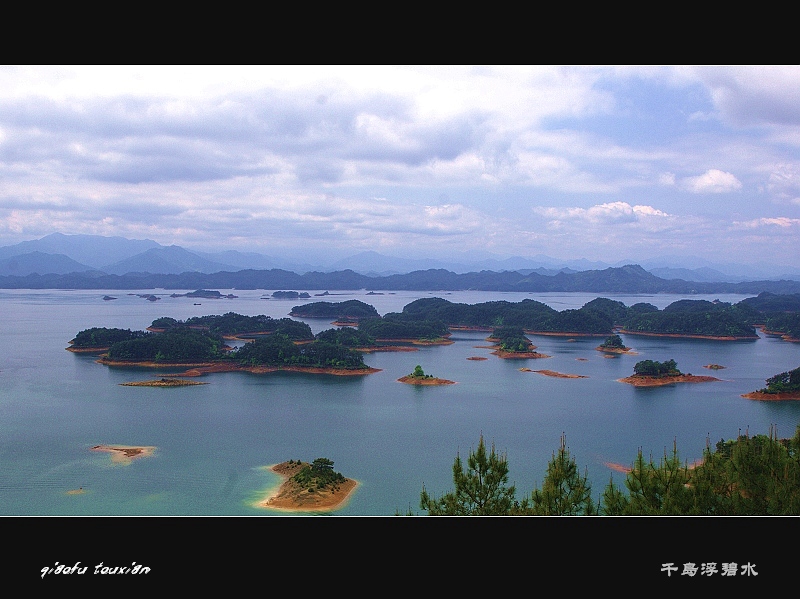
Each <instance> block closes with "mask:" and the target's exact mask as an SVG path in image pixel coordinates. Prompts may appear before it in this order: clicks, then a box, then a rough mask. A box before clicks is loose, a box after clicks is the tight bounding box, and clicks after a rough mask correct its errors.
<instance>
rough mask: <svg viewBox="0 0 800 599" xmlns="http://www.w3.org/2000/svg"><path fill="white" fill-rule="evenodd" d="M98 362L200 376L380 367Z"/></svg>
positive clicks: (338, 372)
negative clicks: (179, 370) (177, 370)
mask: <svg viewBox="0 0 800 599" xmlns="http://www.w3.org/2000/svg"><path fill="white" fill-rule="evenodd" d="M96 361H97V363H98V364H104V365H106V366H123V367H138V368H188V369H189V370H187V371H186V372H182V373H180V374H165V375H164V376H201V375H203V374H208V373H212V372H250V373H252V374H266V373H268V372H279V371H281V372H306V373H310V374H333V375H336V376H363V375H366V374H372V373H374V372H380V371H381V369H380V368H361V369H358V370H349V369H345V368H318V367H311V366H243V365H241V364H229V363H226V362H199V363H171V364H162V363H159V362H124V361H118V360H117V361H115V360H109V359H107V358H100V359H99V360H96Z"/></svg>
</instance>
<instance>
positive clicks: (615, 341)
mask: <svg viewBox="0 0 800 599" xmlns="http://www.w3.org/2000/svg"><path fill="white" fill-rule="evenodd" d="M595 349H596V350H597V351H601V352H606V353H609V354H635V353H636V352H635V351H633V350H632V349H631V348H630V347H627V346H626V345H625V344H624V343H623V342H622V337H620V336H619V335H616V334H615V335H610V336H608V337H606V340H605V341H603V343H601V344H600V345H598V346H597V347H595Z"/></svg>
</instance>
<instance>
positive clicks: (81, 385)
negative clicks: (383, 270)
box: [0, 290, 800, 516]
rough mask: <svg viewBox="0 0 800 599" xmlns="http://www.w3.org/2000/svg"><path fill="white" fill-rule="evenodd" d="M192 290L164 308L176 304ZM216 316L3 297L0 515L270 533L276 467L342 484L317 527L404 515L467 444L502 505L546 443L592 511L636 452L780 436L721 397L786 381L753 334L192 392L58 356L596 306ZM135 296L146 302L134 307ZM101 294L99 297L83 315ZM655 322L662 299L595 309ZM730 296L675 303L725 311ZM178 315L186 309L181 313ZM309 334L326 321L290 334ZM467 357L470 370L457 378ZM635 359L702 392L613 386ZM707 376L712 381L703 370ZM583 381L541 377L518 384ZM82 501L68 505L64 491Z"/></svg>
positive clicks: (448, 475) (436, 359)
mask: <svg viewBox="0 0 800 599" xmlns="http://www.w3.org/2000/svg"><path fill="white" fill-rule="evenodd" d="M186 291H192V290H177V291H176V292H177V293H184V292H186ZM220 291H221V292H222V293H223V294H226V293H234V294H235V295H237V296H239V297H237V298H235V299H217V300H207V299H203V300H199V302H198V300H196V299H193V298H171V297H169V295H170V294H171V293H173V291H172V290H170V291H164V290H156V293H157V294H160V295H161V297H162V299H161V300H159V301H155V302H150V301H147V300H145V299H143V298H140V297H138V296H136V295H135V293H138V292H130V291H119V290H99V291H98V290H92V291H76V290H45V291H38V290H37V291H31V290H11V291H8V290H3V291H0V307H2V312H0V314H2V316H0V322H2V326H3V333H4V334H3V335H2V337H0V343H2V352H0V515H5V516H17V515H23V516H37V515H44V516H51V515H54V516H55V515H57V516H78V515H93V516H95V515H117V516H118V515H164V516H174V515H186V516H272V515H282V513H280V512H273V511H269V510H264V509H262V508H258V507H254V505H253V504H254V502H256V501H258V500H259V499H261V498H263V497H264V496H265V495H266V494H267V492H268V491H269V489H271V488H273V487H274V486H275V485H276V484H278V478H277V477H276V476H275V475H274V474H272V473H270V472H269V471H267V470H266V469H265V468H264V467H265V466H268V465H270V464H274V463H277V462H281V461H284V460H288V459H302V460H307V461H310V460H313V459H314V458H317V457H327V458H329V459H331V460H333V461H334V469H335V470H337V471H339V472H341V473H342V474H344V475H345V476H347V477H349V478H354V479H357V480H358V481H359V482H360V486H359V487H358V489H357V491H356V492H355V493H354V495H353V496H352V498H351V500H350V501H349V503H348V504H347V505H346V506H345V507H344V508H342V509H340V510H338V511H336V512H333V513H332V515H334V516H335V515H347V516H359V515H382V516H389V515H394V514H395V513H397V512H405V511H407V510H409V509H410V510H412V511H413V512H415V513H418V512H419V507H418V504H419V495H420V491H421V489H422V486H423V484H424V485H425V487H426V489H427V490H428V491H429V492H430V493H432V494H434V495H440V494H442V493H445V492H447V491H450V490H451V489H452V465H453V460H454V458H455V456H456V454H457V453H460V455H461V456H462V457H464V458H466V456H467V455H468V452H469V451H470V450H471V449H474V448H475V447H476V446H477V443H478V439H479V437H480V435H481V434H483V436H484V438H485V440H486V441H487V443H490V444H491V443H494V444H495V447H496V449H497V450H498V451H501V452H505V453H506V454H507V456H508V460H509V467H510V479H511V480H510V482H511V483H512V484H515V485H516V487H517V491H518V496H520V497H521V496H522V494H527V493H529V492H530V491H531V490H532V489H533V488H534V487H535V486H539V485H540V484H541V482H542V478H543V476H544V473H545V470H546V467H547V462H548V461H549V459H550V458H551V456H552V454H553V452H554V451H556V450H557V449H558V446H559V439H560V437H561V435H562V434H563V435H565V436H566V441H567V446H568V447H569V449H570V452H571V453H572V455H573V456H574V457H575V459H576V461H577V463H578V465H579V466H580V467H581V469H582V470H584V469H585V470H586V472H587V474H588V476H589V480H590V481H591V482H592V487H593V491H594V494H595V495H596V496H599V495H600V494H601V493H602V491H603V489H604V487H605V485H607V484H608V482H609V480H610V479H611V477H614V480H615V481H616V482H618V483H620V484H621V483H622V481H623V479H624V478H623V476H622V475H621V474H619V473H616V472H614V471H613V470H612V469H610V468H609V467H608V466H607V463H608V462H614V463H621V464H625V465H629V464H630V463H631V462H632V461H633V460H634V459H635V457H636V453H637V451H638V450H639V449H640V448H641V449H642V451H643V452H644V453H645V455H646V456H649V455H653V456H654V457H655V458H656V459H658V458H659V457H660V456H662V455H663V454H664V452H665V451H667V452H671V450H672V447H673V443H676V444H677V447H678V451H679V455H680V456H681V458H683V459H685V460H687V461H693V460H695V459H697V458H699V457H700V456H701V455H702V451H703V449H704V447H705V445H706V442H707V441H708V442H710V443H711V444H714V443H716V442H717V441H718V440H720V439H723V438H724V439H730V438H734V437H736V435H737V434H739V432H745V431H749V432H750V434H767V433H768V432H769V430H770V427H775V428H777V431H778V434H779V435H780V436H791V435H793V434H794V430H795V428H796V426H797V425H798V423H800V402H758V401H752V400H747V399H744V398H742V397H741V395H742V394H743V393H748V392H750V391H754V390H756V389H758V388H761V387H763V386H764V384H765V379H767V378H768V377H770V376H772V375H774V374H777V373H779V372H783V371H787V370H791V369H793V368H797V367H798V366H799V365H800V344H796V343H789V342H786V341H781V340H780V339H776V338H772V337H764V336H761V337H760V338H759V339H758V340H757V341H749V342H722V341H700V340H677V339H661V338H648V337H636V336H625V335H623V336H622V337H623V341H624V342H625V344H626V345H628V346H630V347H632V348H633V349H634V350H635V351H636V352H637V354H636V355H621V356H616V357H613V358H605V357H603V354H601V353H600V352H598V351H596V350H595V349H594V348H595V347H596V346H597V345H598V344H599V342H600V341H601V340H600V339H598V338H591V339H581V338H578V339H575V340H569V339H565V338H561V337H546V336H531V339H532V341H533V342H534V344H535V345H536V346H537V351H539V352H541V353H544V354H548V355H550V356H551V357H550V358H545V359H539V360H502V359H499V358H497V357H495V356H493V355H491V353H490V350H489V349H486V348H485V347H484V346H486V345H488V343H487V342H486V341H485V336H486V334H485V333H474V332H469V333H467V332H455V333H454V334H453V337H452V339H453V340H454V341H455V343H454V344H452V345H448V346H434V347H423V348H420V349H419V351H416V352H408V353H375V354H367V355H366V356H365V361H366V362H367V364H368V365H370V366H373V367H375V368H380V369H381V371H380V372H378V373H375V374H371V375H367V376H363V377H336V376H330V375H304V374H297V373H272V374H265V375H253V374H247V373H223V374H215V375H209V376H206V377H204V378H203V379H201V380H203V381H204V382H207V383H208V384H207V385H200V386H191V387H179V388H152V387H126V386H121V385H120V383H123V382H127V381H133V380H143V379H147V378H150V377H151V376H153V374H155V373H154V372H152V371H148V370H141V369H122V368H109V367H106V366H102V365H99V364H96V363H95V361H94V360H95V357H92V356H87V355H79V354H73V353H71V352H68V351H65V348H66V347H67V346H68V341H69V340H70V339H71V338H72V337H73V336H74V335H75V334H76V333H77V332H78V331H80V330H83V329H86V328H90V327H94V326H105V327H120V328H130V329H144V328H145V327H147V326H148V325H149V324H150V323H151V322H152V321H153V320H154V319H155V318H158V317H160V316H171V317H173V318H177V319H186V318H188V317H190V316H200V315H205V314H223V313H225V312H237V313H240V314H247V315H257V314H267V315H269V316H272V317H274V318H282V317H284V316H287V315H288V313H289V311H290V310H291V308H292V307H293V306H295V305H298V304H300V303H304V302H306V301H319V300H321V299H324V300H326V301H343V300H346V299H359V300H361V301H364V302H366V303H370V304H372V305H374V306H375V307H376V308H377V310H378V312H379V313H381V314H385V313H386V312H390V311H400V310H402V308H403V306H404V305H406V304H407V303H409V302H411V301H413V300H414V299H417V298H419V297H430V296H437V297H443V298H445V299H448V300H450V301H453V302H463V303H470V304H472V303H477V302H483V301H489V300H496V299H505V300H507V301H514V302H516V301H520V300H522V299H525V298H531V299H536V300H538V301H542V302H544V303H546V304H548V305H550V306H552V307H554V308H556V309H557V310H563V309H567V308H579V307H580V306H582V305H583V304H585V303H586V302H588V301H590V300H592V299H594V298H595V297H598V295H597V294H578V293H571V294H570V293H567V294H565V293H559V294H531V293H493V292H471V291H465V292H452V293H435V292H422V293H416V292H397V293H391V292H384V294H383V295H367V293H366V292H365V291H363V290H360V291H354V292H352V293H343V294H342V295H331V296H327V297H325V298H320V297H316V296H315V295H314V292H312V297H311V299H309V300H272V299H262V298H264V297H268V296H269V294H270V293H271V291H258V290H256V291H239V290H220ZM141 293H152V290H144V291H142V292H141ZM104 295H111V296H115V297H117V298H118V299H116V300H113V301H103V300H102V297H103V296H104ZM601 297H608V298H610V299H616V300H619V301H622V302H624V303H625V304H627V305H632V304H634V303H636V302H640V301H645V302H649V303H652V304H654V305H656V306H658V307H659V308H663V307H664V306H666V305H668V304H669V303H671V302H673V301H676V300H677V299H683V298H684V296H680V295H613V294H612V295H602V296H601ZM744 297H746V296H739V295H730V296H726V295H722V296H720V295H715V296H713V297H711V296H691V298H692V299H717V298H718V299H721V300H722V301H730V302H737V301H740V300H741V299H743V298H744ZM196 302H198V303H200V304H201V305H194V304H195V303H196ZM305 322H308V323H309V324H310V325H311V327H312V330H313V331H314V332H315V333H316V332H319V331H321V330H324V329H327V328H330V327H331V326H332V325H331V324H330V322H328V321H324V320H323V321H320V320H305ZM471 356H482V357H486V358H488V359H487V360H484V361H473V360H468V359H467V358H468V357H471ZM643 359H653V360H658V361H663V360H667V359H674V360H676V362H677V364H678V367H679V368H680V369H681V370H682V371H683V372H689V373H692V374H710V375H713V376H717V377H718V378H720V379H722V380H721V381H720V382H713V383H703V384H683V385H680V384H678V385H673V386H669V387H663V388H655V389H636V388H634V387H632V386H630V385H626V384H624V383H619V382H617V379H619V378H621V377H624V376H628V375H630V374H632V373H633V365H634V364H635V363H636V362H637V361H639V360H643ZM709 363H717V364H721V365H723V366H726V368H725V369H723V370H716V371H710V370H708V369H705V368H703V365H705V364H709ZM417 364H419V365H421V366H422V367H423V369H424V370H425V372H426V373H429V374H433V375H434V376H439V377H442V378H447V379H450V380H454V381H456V382H457V384H455V385H449V386H443V387H415V386H410V385H404V384H401V383H398V382H397V379H398V378H400V377H401V376H403V375H405V374H408V373H409V372H411V371H412V370H413V369H414V367H415V365H417ZM523 367H524V368H530V369H534V370H535V369H549V370H555V371H558V372H564V373H571V374H580V375H584V376H585V377H586V378H579V379H561V378H552V377H547V376H543V375H541V374H538V373H535V372H523V371H520V368H523ZM98 444H121V445H148V446H155V447H156V448H157V449H156V452H155V454H154V455H153V456H152V457H149V458H141V459H138V460H134V461H133V462H131V463H130V464H128V465H116V464H113V463H112V462H111V459H110V455H109V454H107V453H99V452H92V451H90V448H91V447H93V446H95V445H98ZM78 488H82V489H83V490H84V491H85V492H84V493H82V494H78V495H72V494H68V493H67V492H68V491H69V490H73V489H78Z"/></svg>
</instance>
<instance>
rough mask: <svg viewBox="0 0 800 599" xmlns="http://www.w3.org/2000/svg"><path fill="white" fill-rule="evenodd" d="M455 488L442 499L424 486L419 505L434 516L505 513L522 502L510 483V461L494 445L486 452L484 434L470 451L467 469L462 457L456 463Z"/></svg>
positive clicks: (494, 514)
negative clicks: (476, 445)
mask: <svg viewBox="0 0 800 599" xmlns="http://www.w3.org/2000/svg"><path fill="white" fill-rule="evenodd" d="M453 483H454V484H455V491H454V492H452V493H447V494H445V495H443V496H441V497H439V498H434V497H431V496H430V495H429V494H428V492H427V491H426V490H425V485H423V486H422V493H421V495H420V507H421V508H422V509H423V510H426V511H427V512H428V514H429V515H431V516H504V515H508V514H510V513H511V512H512V510H514V509H515V508H519V505H518V503H517V501H516V499H515V495H516V489H515V488H514V486H513V485H511V486H508V485H507V483H508V460H507V459H506V457H505V455H500V454H498V453H497V452H496V451H495V448H494V444H492V448H491V451H490V452H489V453H488V454H487V452H486V444H485V443H484V440H483V435H481V437H480V441H479V443H478V448H477V450H475V451H474V452H472V451H470V454H469V457H468V458H467V469H464V467H463V464H462V462H461V456H460V455H456V459H455V462H454V463H453Z"/></svg>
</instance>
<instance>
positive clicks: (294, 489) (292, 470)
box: [256, 458, 358, 512]
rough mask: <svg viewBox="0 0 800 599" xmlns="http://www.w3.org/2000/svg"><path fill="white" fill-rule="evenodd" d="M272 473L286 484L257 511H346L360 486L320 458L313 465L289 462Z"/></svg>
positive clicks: (259, 502)
mask: <svg viewBox="0 0 800 599" xmlns="http://www.w3.org/2000/svg"><path fill="white" fill-rule="evenodd" d="M269 469H270V470H271V471H272V472H275V473H276V474H278V475H280V476H281V477H282V478H283V482H282V483H281V485H280V487H279V488H278V489H277V490H276V491H274V492H271V493H270V494H269V495H268V496H267V498H266V499H263V500H260V501H258V502H257V503H256V507H261V508H269V509H277V510H288V511H304V512H305V511H310V512H320V511H322V512H327V511H331V510H335V509H338V508H340V507H343V506H344V505H345V503H346V502H347V500H348V499H349V498H350V496H351V495H352V493H353V491H355V489H356V487H357V486H358V482H357V481H355V480H353V479H349V478H345V477H344V476H343V475H342V474H341V473H340V472H336V471H335V470H334V469H333V461H332V460H329V459H328V458H317V459H315V460H314V461H313V462H311V463H310V464H309V463H307V462H301V461H300V460H297V461H295V460H289V461H288V462H281V463H280V464H275V465H274V466H271V467H270V468H269Z"/></svg>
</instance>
